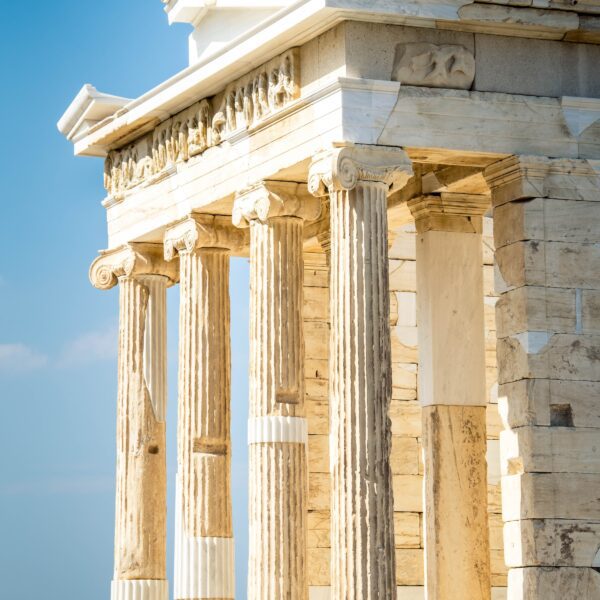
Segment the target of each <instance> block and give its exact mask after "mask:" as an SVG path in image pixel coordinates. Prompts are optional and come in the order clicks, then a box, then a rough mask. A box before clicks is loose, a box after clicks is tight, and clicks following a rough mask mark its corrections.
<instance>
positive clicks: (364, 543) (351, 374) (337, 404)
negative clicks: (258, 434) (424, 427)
mask: <svg viewBox="0 0 600 600" xmlns="http://www.w3.org/2000/svg"><path fill="white" fill-rule="evenodd" d="M410 172H411V167H410V163H409V161H408V158H407V156H406V154H404V152H402V151H401V150H398V149H388V148H378V147H348V148H337V149H334V150H332V151H329V152H323V153H322V154H321V155H318V156H317V157H316V158H315V160H314V161H313V164H312V165H311V171H310V180H309V187H310V189H311V192H313V193H314V194H315V195H319V196H321V195H324V194H327V193H328V194H329V198H330V214H331V263H330V272H331V287H330V315H331V339H330V350H329V351H330V360H329V385H330V394H329V396H330V397H329V403H330V451H329V455H330V471H331V486H332V490H331V597H332V598H335V599H338V598H339V599H341V598H348V599H350V598H352V599H354V598H360V599H361V600H393V599H394V598H396V584H395V560H394V554H395V552H394V522H393V497H392V475H391V469H390V449H391V428H390V419H389V415H388V412H389V406H390V400H391V387H392V381H391V362H390V328H389V318H390V312H389V278H388V254H387V252H388V239H387V234H388V231H387V195H388V192H389V188H390V185H391V184H392V183H393V182H397V183H404V182H405V181H406V179H407V178H408V176H409V173H410Z"/></svg>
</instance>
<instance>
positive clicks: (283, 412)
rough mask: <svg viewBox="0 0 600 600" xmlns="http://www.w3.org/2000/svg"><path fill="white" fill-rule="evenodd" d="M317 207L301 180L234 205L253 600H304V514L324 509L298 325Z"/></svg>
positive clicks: (268, 185) (253, 191)
mask: <svg viewBox="0 0 600 600" xmlns="http://www.w3.org/2000/svg"><path fill="white" fill-rule="evenodd" d="M320 210H321V207H320V202H319V201H318V200H316V199H315V198H313V197H311V196H309V195H308V194H306V193H305V192H304V191H303V189H302V188H301V187H300V186H299V185H298V184H295V183H284V182H263V183H261V184H258V185H256V186H254V187H251V188H249V189H247V190H245V191H244V192H241V193H240V194H238V196H237V198H236V200H235V204H234V209H233V222H234V224H235V225H237V226H239V227H249V228H250V255H251V273H250V279H251V284H250V314H251V332H250V356H251V365H250V420H249V424H248V438H249V444H250V451H249V463H250V467H249V468H250V524H249V527H250V533H249V537H250V560H249V579H248V598H249V599H251V600H257V599H259V598H262V599H264V600H271V599H272V598H289V599H290V600H292V599H297V600H306V599H307V597H308V577H307V574H308V572H309V568H310V567H309V563H308V562H307V561H308V558H307V551H306V518H307V511H308V510H309V509H326V508H327V505H325V506H323V502H322V501H320V496H321V494H320V493H319V492H318V491H317V490H315V489H313V486H315V484H317V480H316V478H311V480H310V482H307V460H306V455H307V448H306V447H307V443H308V426H307V421H306V410H305V402H304V401H305V379H304V339H303V320H302V313H303V307H304V300H303V276H304V265H303V252H302V245H303V228H304V221H305V220H308V221H311V220H315V219H316V218H318V216H319V214H320ZM265 307H268V310H265ZM324 358H326V357H324ZM308 381H311V382H312V384H315V382H319V381H321V380H318V379H315V380H307V382H308ZM315 391H318V390H313V389H311V387H309V386H308V385H307V386H306V393H307V394H308V395H310V396H317V395H323V394H325V392H324V391H321V392H319V394H315V393H314V392H315ZM309 484H310V486H311V498H312V499H313V500H314V503H313V504H311V503H309V502H308V496H307V486H308V485H309Z"/></svg>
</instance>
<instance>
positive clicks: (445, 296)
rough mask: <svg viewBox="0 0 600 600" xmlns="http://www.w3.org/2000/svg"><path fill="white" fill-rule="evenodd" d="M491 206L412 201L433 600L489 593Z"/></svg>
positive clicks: (462, 200) (461, 199)
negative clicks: (487, 275)
mask: <svg viewBox="0 0 600 600" xmlns="http://www.w3.org/2000/svg"><path fill="white" fill-rule="evenodd" d="M488 205H489V199H488V198H487V197H485V196H468V195H459V194H444V193H442V194H441V196H425V197H421V198H417V199H414V200H411V201H410V202H409V207H410V209H411V211H412V213H413V215H414V216H415V220H416V227H417V232H418V237H417V301H418V319H419V322H418V331H419V401H420V403H421V405H422V406H423V447H424V461H425V493H424V495H425V527H424V529H425V532H424V533H425V552H426V557H427V558H426V565H427V573H426V587H427V594H428V596H429V598H432V599H436V600H438V599H439V600H442V599H443V600H452V599H456V600H459V599H462V598H472V599H474V600H475V599H481V600H489V598H490V591H491V569H490V550H489V538H488V535H489V534H488V521H487V509H488V502H487V487H488V482H487V465H486V405H487V397H486V381H485V376H486V356H485V338H484V330H485V321H484V308H483V307H484V303H483V296H484V292H483V256H482V247H483V243H482V231H483V222H482V215H483V213H484V212H485V210H486V209H487V207H488ZM457 340H461V341H460V342H459V343H457ZM450 547H451V548H452V552H448V548H450Z"/></svg>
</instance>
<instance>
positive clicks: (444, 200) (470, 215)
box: [408, 193, 491, 233]
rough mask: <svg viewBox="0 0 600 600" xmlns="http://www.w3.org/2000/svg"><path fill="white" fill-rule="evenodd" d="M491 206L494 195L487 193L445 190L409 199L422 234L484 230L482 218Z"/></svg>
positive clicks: (409, 204) (416, 223) (411, 209)
mask: <svg viewBox="0 0 600 600" xmlns="http://www.w3.org/2000/svg"><path fill="white" fill-rule="evenodd" d="M490 206H491V204H490V198H489V196H488V195H485V194H460V193H442V194H439V195H426V196H419V197H417V198H413V199H412V200H409V202H408V208H409V209H410V211H411V213H412V215H413V217H414V218H415V225H416V227H417V231H418V232H419V233H425V232H426V231H448V232H457V233H481V231H482V217H483V215H484V214H485V212H486V211H487V210H488V209H489V208H490Z"/></svg>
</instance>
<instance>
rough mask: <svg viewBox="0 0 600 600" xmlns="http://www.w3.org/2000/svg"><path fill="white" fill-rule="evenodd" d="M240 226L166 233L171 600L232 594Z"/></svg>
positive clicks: (202, 219) (195, 221)
mask: <svg viewBox="0 0 600 600" xmlns="http://www.w3.org/2000/svg"><path fill="white" fill-rule="evenodd" d="M243 242H244V235H243V232H241V231H239V230H236V229H234V228H233V227H232V226H231V224H230V223H229V222H228V220H227V219H225V218H217V217H212V216H207V215H197V216H192V217H190V218H188V219H186V220H184V221H183V222H181V223H179V224H178V225H176V226H175V227H173V228H171V229H169V230H168V231H167V233H166V234H165V257H166V258H167V259H168V260H171V259H172V258H173V257H174V256H176V255H178V256H179V260H180V286H181V287H180V294H181V296H180V298H181V299H180V317H179V329H180V337H179V407H178V415H179V424H178V474H177V503H178V504H177V506H176V515H177V517H176V528H177V531H176V533H175V582H174V584H175V585H174V597H175V599H176V600H197V599H202V598H214V597H217V598H233V597H234V595H235V567H234V541H233V525H232V499H231V440H230V420H231V410H230V401H231V398H230V396H231V385H230V378H231V348H230V334H229V321H230V304H229V253H230V250H231V249H237V248H239V246H240V245H241V244H242V243H243Z"/></svg>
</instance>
